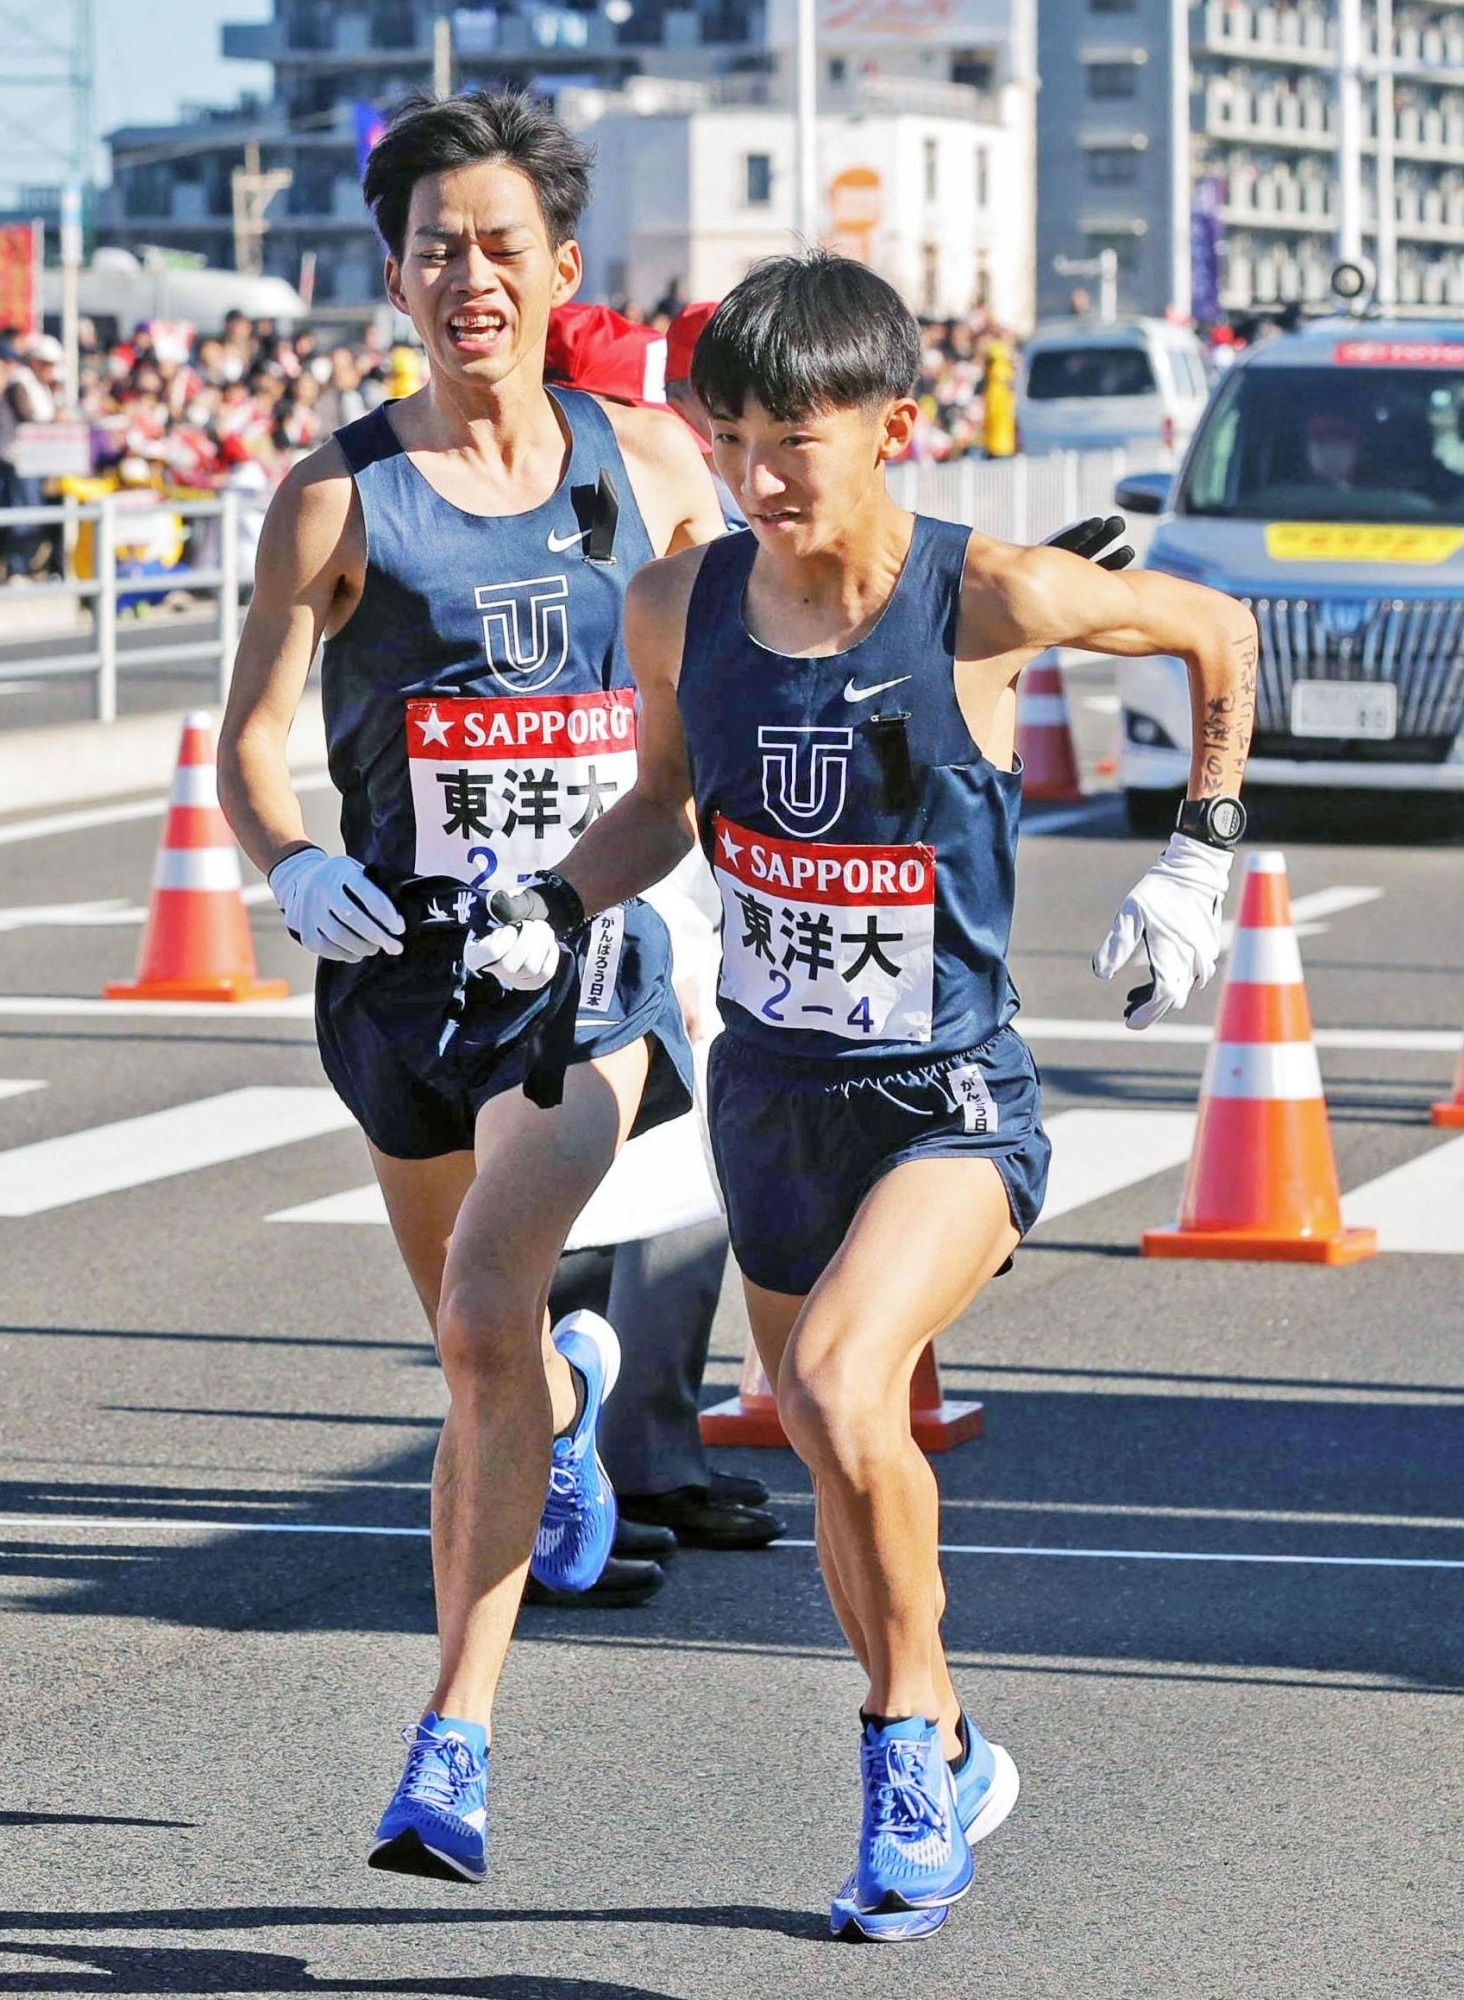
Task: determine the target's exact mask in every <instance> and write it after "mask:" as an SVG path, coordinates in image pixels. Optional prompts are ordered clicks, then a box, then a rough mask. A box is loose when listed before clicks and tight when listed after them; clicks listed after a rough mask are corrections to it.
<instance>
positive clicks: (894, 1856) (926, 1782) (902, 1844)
mask: <svg viewBox="0 0 1464 2000" xmlns="http://www.w3.org/2000/svg"><path fill="white" fill-rule="evenodd" d="M860 1761H861V1763H862V1765H863V1770H864V1823H863V1825H862V1826H861V1828H860V1830H859V1861H858V1865H857V1867H856V1868H855V1871H854V1877H855V1879H854V1893H855V1898H856V1900H857V1902H858V1904H859V1907H860V1909H861V1910H873V1911H876V1912H881V1911H890V1910H921V1909H929V1908H931V1906H932V1905H934V1904H938V1903H954V1902H955V1901H956V1900H957V1899H958V1898H959V1897H961V1896H964V1895H965V1893H966V1891H967V1890H968V1889H969V1888H970V1886H971V1878H972V1876H973V1874H974V1873H975V1869H974V1867H973V1864H972V1861H971V1850H970V1848H969V1847H968V1846H967V1844H966V1842H965V1840H964V1839H963V1838H962V1828H961V1823H960V1819H959V1817H958V1815H957V1812H956V1786H955V1780H954V1779H953V1778H952V1776H951V1767H950V1765H949V1764H948V1763H947V1762H946V1758H945V1752H944V1750H943V1749H942V1748H941V1742H940V1730H939V1728H938V1727H937V1726H936V1724H935V1723H933V1722H927V1721H926V1720H925V1718H924V1717H923V1716H911V1717H906V1718H904V1719H903V1720H901V1721H899V1722H891V1723H888V1724H887V1725H886V1726H885V1728H883V1729H874V1728H872V1727H871V1726H870V1725H869V1724H867V1723H866V1725H865V1729H864V1741H863V1744H862V1746H861V1753H860Z"/></svg>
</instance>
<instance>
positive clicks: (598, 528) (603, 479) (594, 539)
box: [585, 472, 620, 563]
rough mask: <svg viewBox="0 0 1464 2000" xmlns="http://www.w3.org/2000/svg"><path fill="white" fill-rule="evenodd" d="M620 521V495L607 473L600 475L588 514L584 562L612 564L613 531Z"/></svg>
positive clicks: (613, 553) (613, 550)
mask: <svg viewBox="0 0 1464 2000" xmlns="http://www.w3.org/2000/svg"><path fill="white" fill-rule="evenodd" d="M619 521H620V495H619V494H618V493H617V492H616V491H615V481H614V480H613V479H612V478H611V477H610V475H609V473H608V472H602V473H601V474H600V479H599V484H598V485H597V486H596V488H595V504H594V508H593V510H592V512H591V514H590V532H589V533H588V534H587V535H586V537H585V561H586V562H592V563H613V562H614V560H615V530H616V527H617V526H618V525H619Z"/></svg>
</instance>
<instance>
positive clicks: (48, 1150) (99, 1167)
mask: <svg viewBox="0 0 1464 2000" xmlns="http://www.w3.org/2000/svg"><path fill="white" fill-rule="evenodd" d="M352 1122H353V1121H352V1118H351V1114H350V1113H349V1112H348V1111H347V1110H346V1108H345V1106H344V1105H343V1104H342V1103H341V1101H340V1099H339V1098H338V1097H337V1096H336V1095H335V1093H334V1091H331V1090H325V1089H322V1088H321V1087H320V1086H319V1085H309V1086H296V1087H288V1088H285V1087H267V1086H256V1087H254V1088H251V1089H245V1090H228V1091H225V1092H224V1093H223V1094H222V1095H221V1096H218V1097H205V1098H200V1099H198V1100H197V1101H196V1102H194V1103H192V1104H179V1105H175V1106H174V1107H173V1109H172V1110H170V1111H153V1112H149V1113H147V1114H146V1115H145V1116H143V1117H141V1118H123V1119H120V1120H119V1121H118V1122H117V1123H116V1124H113V1125H96V1126H93V1127H91V1128H90V1129H89V1130H87V1131H83V1132H69V1133H67V1134H66V1135H65V1136H64V1137H62V1138H59V1139H42V1140H40V1141H38V1142H37V1143H36V1144H34V1145H30V1146H15V1147H12V1148H11V1149H10V1151H8V1152H3V1153H0V1215H12V1216H18V1215H40V1214H42V1213H44V1212H45V1211H46V1210H47V1209H52V1208H65V1207H67V1206H68V1205H69V1204H70V1203H72V1202H78V1201H89V1200H91V1199H92V1198H93V1197H94V1196H96V1195H102V1194H114V1193H116V1192H118V1191H119V1190H120V1189H122V1188H130V1187H142V1186H144V1185H145V1184H146V1183H148V1182H149V1181H160V1180H167V1179H169V1178H170V1177H172V1176H173V1175H176V1174H186V1173H192V1172H194V1171H195V1170H197V1169H198V1168H200V1167H214V1166H219V1165H222V1163H223V1162H224V1161H226V1160H239V1159H244V1158H245V1157H247V1156H248V1155H249V1154H251V1153H263V1152H268V1151H269V1150H270V1149H271V1148H272V1147H275V1146H288V1145H291V1144H293V1143H294V1142H295V1141H296V1140H299V1139H314V1138H317V1137H319V1135H320V1134H321V1133H324V1132H339V1131H341V1130H342V1129H343V1128H344V1127H346V1126H348V1125H350V1124H351V1123H352Z"/></svg>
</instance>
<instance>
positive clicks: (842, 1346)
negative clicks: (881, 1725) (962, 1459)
mask: <svg viewBox="0 0 1464 2000" xmlns="http://www.w3.org/2000/svg"><path fill="white" fill-rule="evenodd" d="M1017 1241H1018V1237H1017V1231H1016V1229H1015V1227H1014V1226H1013V1224H1012V1221H1011V1215H1010V1210H1009V1207H1008V1203H1007V1195H1006V1189H1005V1186H1004V1184H1003V1182H1002V1180H1001V1177H1000V1175H999V1174H998V1172H997V1170H996V1168H995V1167H994V1166H993V1165H992V1163H991V1162H990V1161H989V1160H978V1159H970V1158H965V1159H927V1160H914V1161H907V1162H905V1163H904V1164H903V1165H901V1166H899V1167H896V1168H895V1169H894V1170H893V1171H892V1172H890V1173H889V1174H887V1175H885V1177H884V1178H883V1179H882V1180H881V1181H880V1182H878V1183H877V1185H876V1186H875V1187H874V1188H873V1189H872V1190H871V1192H870V1193H869V1195H867V1196H866V1198H865V1200H864V1202H863V1204H862V1205H861V1207H860V1210H859V1213H858V1215H857V1216H856V1217H855V1220H854V1222H853V1224H852V1226H851V1228H850V1231H849V1234H848V1236H847V1237H846V1238H845V1241H844V1243H843V1245H842V1247H841V1248H840V1250H839V1252H838V1254H837V1255H836V1256H835V1258H834V1259H833V1261H832V1263H831V1264H830V1265H829V1266H828V1268H827V1270H825V1272H824V1273H823V1275H822V1276H821V1277H820V1279H819V1281H818V1283H817V1285H815V1287H814V1289H813V1291H812V1292H811V1293H810V1294H809V1296H808V1299H807V1301H806V1303H805V1305H804V1308H803V1311H802V1312H801V1313H800V1315H799V1316H798V1319H797V1322H796V1324H795V1325H794V1328H793V1331H792V1335H791V1338H789V1340H788V1341H787V1344H786V1346H785V1348H784V1351H783V1356H782V1361H781V1365H780V1368H779V1374H778V1400H779V1409H780V1412H781V1415H782V1418H783V1424H784V1428H785V1429H786V1430H787V1432H788V1435H789V1437H790V1439H791V1440H792V1442H793V1444H794V1446H795V1448H796V1450H797V1451H798V1453H799V1456H800V1457H801V1458H803V1460H804V1462H805V1463H806V1464H807V1465H808V1466H809V1467H810V1469H811V1471H812V1472H813V1474H814V1478H815V1481H816V1486H817V1491H818V1495H819V1512H820V1526H821V1529H822V1533H823V1536H824V1537H826V1538H827V1545H828V1547H829V1549H830V1552H831V1554H832V1558H833V1567H834V1572H835V1576H836V1578H837V1587H838V1588H839V1590H840V1591H841V1592H842V1594H843V1597H844V1599H845V1601H846V1604H847V1606H848V1609H849V1611H850V1612H851V1613H852V1618H853V1621H854V1624H855V1626H856V1628H857V1630H858V1632H859V1634H860V1635H861V1638H862V1640H863V1648H862V1650H863V1652H864V1653H865V1655H866V1656H867V1669H866V1670H867V1671H868V1674H869V1682H870V1685H869V1693H868V1697H867V1700H866V1704H865V1706H866V1708H867V1710H868V1711H869V1712H870V1713H873V1714H879V1715H925V1716H928V1717H931V1718H936V1717H939V1719H940V1721H941V1724H942V1735H943V1738H944V1740H945V1747H946V1750H947V1754H949V1755H955V1754H956V1752H957V1750H958V1748H959V1742H958V1739H957V1737H956V1733H955V1720H956V1706H955V1700H954V1695H953V1693H952V1692H951V1691H950V1680H949V1676H948V1674H947V1673H946V1672H945V1668H944V1654H943V1650H942V1648H941V1646H940V1637H939V1632H938V1630H937V1619H938V1608H939V1605H940V1591H941V1584H940V1574H939V1552H938V1543H939V1496H938V1492H937V1488H936V1482H935V1477H934V1474H933V1473H932V1472H931V1469H930V1466H929V1464H928V1463H927V1461H926V1458H925V1455H924V1453H923V1452H922V1451H921V1450H920V1449H919V1447H918V1446H917V1445H916V1444H915V1442H914V1439H913V1438H912V1436H911V1434H910V1416H909V1394H910V1380H911V1377H912V1375H913V1374H914V1370H915V1365H916V1362H917V1361H918V1359H919V1357H920V1353H921V1350H922V1349H923V1348H924V1346H925V1344H926V1342H927V1341H928V1340H929V1339H930V1338H931V1337H932V1336H933V1335H934V1334H937V1333H939V1332H940V1331H941V1330H942V1329H943V1328H944V1327H946V1326H948V1325H949V1324H950V1323H951V1321H952V1320H954V1319H955V1318H956V1317H957V1316H958V1315H959V1314H960V1313H961V1312H962V1311H963V1310H964V1309H965V1307H966V1306H967V1305H968V1304H969V1303H970V1301H971V1299H972V1298H973V1297H974V1296H975V1294H976V1293H977V1292H978V1291H979V1290H980V1288H981V1286H982V1285H983V1284H985V1283H986V1281H987V1280H988V1279H989V1278H991V1277H992V1276H993V1275H994V1274H995V1272H996V1271H997V1270H998V1269H999V1268H1000V1267H1001V1265H1002V1264H1003V1263H1004V1262H1005V1260H1006V1258H1007V1257H1008V1256H1009V1255H1010V1254H1011V1252H1012V1251H1013V1250H1014V1249H1015V1247H1016V1244H1017ZM937 1663H939V1664H937Z"/></svg>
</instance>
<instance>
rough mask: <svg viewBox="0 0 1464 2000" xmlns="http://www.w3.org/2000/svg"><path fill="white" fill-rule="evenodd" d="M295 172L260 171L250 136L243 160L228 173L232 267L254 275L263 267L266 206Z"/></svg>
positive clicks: (255, 144) (279, 169)
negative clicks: (232, 224) (231, 198)
mask: <svg viewBox="0 0 1464 2000" xmlns="http://www.w3.org/2000/svg"><path fill="white" fill-rule="evenodd" d="M294 178H295V176H294V175H293V174H292V173H291V172H290V170H289V168H288V167H271V168H270V169H269V170H268V172H264V171H261V168H260V163H259V141H258V140H257V139H250V140H249V141H248V143H247V144H246V145H245V148H244V164H243V166H242V167H235V169H234V171H233V174H232V175H231V176H230V185H231V187H232V190H233V195H234V269H235V270H236V271H241V272H243V274H244V275H245V276H246V277H251V278H257V277H258V276H259V274H260V272H261V271H262V270H263V269H264V236H265V231H266V230H267V229H268V228H269V223H268V221H267V219H266V210H267V209H268V208H269V205H270V203H271V202H272V201H273V200H274V198H275V196H276V195H277V194H279V193H281V192H282V191H283V190H284V189H285V188H287V187H288V186H289V185H290V183H291V181H292V180H293V179H294Z"/></svg>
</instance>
